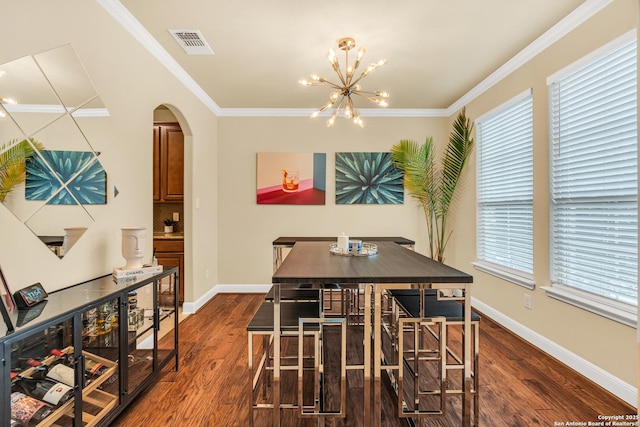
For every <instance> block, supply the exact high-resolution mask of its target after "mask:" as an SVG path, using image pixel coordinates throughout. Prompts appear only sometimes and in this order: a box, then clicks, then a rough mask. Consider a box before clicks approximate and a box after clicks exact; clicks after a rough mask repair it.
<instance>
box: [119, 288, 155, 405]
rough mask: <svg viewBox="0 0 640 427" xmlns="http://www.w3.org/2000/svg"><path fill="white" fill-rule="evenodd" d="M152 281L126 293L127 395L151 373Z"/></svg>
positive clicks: (153, 321)
mask: <svg viewBox="0 0 640 427" xmlns="http://www.w3.org/2000/svg"><path fill="white" fill-rule="evenodd" d="M153 289H154V285H153V282H152V283H149V284H148V285H144V286H141V287H139V288H137V289H135V290H133V291H131V292H129V293H128V295H127V297H128V301H127V330H128V336H127V358H128V360H127V363H128V370H127V372H128V375H127V377H128V378H127V386H126V388H125V391H126V392H128V393H129V394H131V393H133V391H134V390H135V389H136V387H138V386H139V385H140V384H142V383H143V381H144V380H145V379H147V378H148V377H149V376H150V375H151V373H152V372H153V354H154V348H155V335H154V330H155V316H154V310H153V307H154V304H153V301H154V292H153Z"/></svg>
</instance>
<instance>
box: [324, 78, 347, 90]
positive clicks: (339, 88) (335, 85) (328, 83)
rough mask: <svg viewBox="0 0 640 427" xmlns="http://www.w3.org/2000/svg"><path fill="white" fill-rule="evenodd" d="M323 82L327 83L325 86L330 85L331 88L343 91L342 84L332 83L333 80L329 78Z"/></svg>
mask: <svg viewBox="0 0 640 427" xmlns="http://www.w3.org/2000/svg"><path fill="white" fill-rule="evenodd" d="M321 84H323V85H325V86H328V87H330V88H333V89H338V90H340V91H342V89H343V87H342V86H339V85H337V84H335V83H331V82H330V81H328V80H325V81H324V82H322V83H321Z"/></svg>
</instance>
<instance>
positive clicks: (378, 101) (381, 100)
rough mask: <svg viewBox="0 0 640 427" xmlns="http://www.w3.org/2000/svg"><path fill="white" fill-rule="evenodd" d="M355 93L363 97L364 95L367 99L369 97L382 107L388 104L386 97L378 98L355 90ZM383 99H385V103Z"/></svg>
mask: <svg viewBox="0 0 640 427" xmlns="http://www.w3.org/2000/svg"><path fill="white" fill-rule="evenodd" d="M353 94H355V95H358V96H361V97H363V98H365V99H368V100H369V101H371V102H372V103H374V104H376V105H379V106H381V107H386V106H387V104H386V100H384V99H378V98H374V97H372V96H367V95H363V94H362V93H361V92H353ZM383 101H384V103H383Z"/></svg>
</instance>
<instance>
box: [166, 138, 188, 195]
mask: <svg viewBox="0 0 640 427" xmlns="http://www.w3.org/2000/svg"><path fill="white" fill-rule="evenodd" d="M161 129H162V132H161V136H160V138H161V142H162V143H161V146H162V154H161V156H160V157H161V159H160V167H161V175H162V176H163V181H162V185H161V188H162V187H164V188H163V189H162V191H163V194H162V198H163V200H165V201H182V200H183V199H184V135H183V134H182V130H180V127H179V126H162V128H161Z"/></svg>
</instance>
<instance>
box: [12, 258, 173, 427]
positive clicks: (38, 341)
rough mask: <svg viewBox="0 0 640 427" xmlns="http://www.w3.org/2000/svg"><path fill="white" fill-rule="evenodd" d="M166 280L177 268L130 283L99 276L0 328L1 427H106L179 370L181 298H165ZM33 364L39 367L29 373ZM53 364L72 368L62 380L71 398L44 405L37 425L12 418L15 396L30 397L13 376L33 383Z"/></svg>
mask: <svg viewBox="0 0 640 427" xmlns="http://www.w3.org/2000/svg"><path fill="white" fill-rule="evenodd" d="M167 280H171V281H173V283H177V280H178V269H177V268H165V269H164V271H163V272H162V273H160V274H157V275H154V276H151V277H146V278H144V279H140V280H139V281H137V282H133V283H130V284H128V285H118V284H115V283H114V282H113V280H112V279H111V276H110V275H109V276H104V277H101V278H98V279H95V280H91V281H89V282H85V283H82V284H79V285H75V286H71V287H69V288H65V289H64V290H61V291H58V292H53V293H51V294H50V295H49V298H48V299H47V300H46V301H44V302H43V303H40V305H39V306H37V307H33V308H31V309H30V310H34V309H36V310H38V312H37V313H36V312H34V311H30V312H28V313H27V312H18V311H17V310H16V312H14V313H11V315H10V320H11V322H13V323H12V325H7V324H6V323H5V324H2V323H0V359H1V360H2V362H3V364H2V366H1V368H2V371H1V375H0V390H1V392H0V420H1V423H0V424H2V425H7V426H9V425H12V426H13V425H18V426H20V425H36V426H38V427H49V426H56V427H57V426H82V427H93V426H107V425H109V424H111V422H112V421H113V420H114V419H115V418H116V417H117V416H118V414H120V413H121V412H122V411H123V410H124V409H125V408H126V407H127V405H129V404H130V403H131V402H132V401H133V399H135V398H136V397H137V396H138V395H139V394H140V393H143V392H144V390H145V389H146V388H148V386H149V385H151V384H152V383H153V382H154V381H155V380H157V378H158V376H159V374H160V373H161V371H162V370H163V369H165V367H167V369H169V368H171V367H172V366H174V369H176V370H177V369H178V316H177V314H178V295H177V293H176V294H173V295H172V297H171V298H167V295H166V292H165V291H164V289H162V285H161V283H166V281H167ZM161 289H162V294H161ZM174 289H177V288H176V287H174ZM132 295H134V296H135V297H134V298H132ZM161 295H162V297H161ZM25 319H28V320H27V321H26V322H25ZM131 322H133V323H131ZM52 350H59V351H60V353H58V352H55V351H54V352H53V353H52ZM54 354H55V355H54ZM61 358H64V359H62V360H60V359H61ZM31 359H35V360H37V361H38V362H39V364H40V365H42V366H40V367H33V364H34V362H33V361H32V360H31ZM119 361H126V362H124V363H119ZM171 361H174V362H175V365H172V364H171ZM57 363H64V364H65V365H66V366H69V367H71V368H73V374H74V378H73V380H71V381H69V380H65V382H71V383H72V384H67V385H68V386H72V388H73V397H72V398H71V399H69V400H67V401H66V402H64V403H62V404H60V405H58V406H55V405H50V404H46V406H45V408H46V409H47V410H48V412H47V413H46V414H45V415H44V416H42V415H41V416H42V418H41V419H40V421H39V422H34V421H33V420H32V422H31V423H29V422H28V420H27V419H26V418H27V417H28V415H27V416H25V415H24V412H20V413H18V411H16V413H12V409H16V408H12V406H11V394H12V392H14V391H19V392H22V393H23V394H27V395H28V394H29V393H28V392H27V391H26V389H24V388H20V389H19V388H18V387H16V386H15V385H14V384H13V382H15V381H20V380H19V379H17V380H16V379H13V380H12V373H15V374H16V375H17V376H16V378H27V379H28V378H36V376H35V375H36V374H37V373H38V372H37V371H38V370H41V371H43V372H48V371H49V369H50V368H52V367H53V366H54V365H55V364H57ZM65 369H66V368H65ZM40 375H42V374H40ZM54 382H62V381H58V380H54ZM32 397H34V396H32ZM12 415H13V416H14V417H13V418H12ZM20 417H23V418H22V419H21V422H18V423H17V424H15V423H16V422H17V420H16V419H17V418H20ZM14 418H15V419H14Z"/></svg>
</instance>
